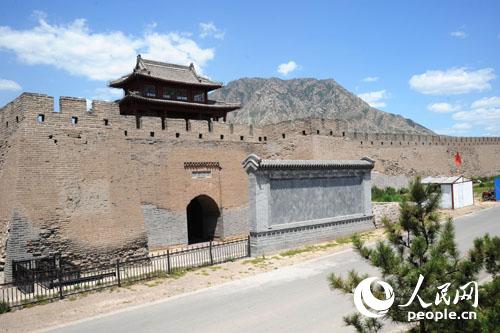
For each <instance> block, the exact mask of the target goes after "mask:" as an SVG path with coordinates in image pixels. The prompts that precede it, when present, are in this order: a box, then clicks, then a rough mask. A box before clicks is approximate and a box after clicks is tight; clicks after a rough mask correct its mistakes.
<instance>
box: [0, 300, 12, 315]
mask: <svg viewBox="0 0 500 333" xmlns="http://www.w3.org/2000/svg"><path fill="white" fill-rule="evenodd" d="M9 311H10V306H9V304H7V303H6V302H3V301H1V302H0V314H2V313H6V312H9Z"/></svg>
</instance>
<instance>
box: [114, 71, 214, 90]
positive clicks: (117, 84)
mask: <svg viewBox="0 0 500 333" xmlns="http://www.w3.org/2000/svg"><path fill="white" fill-rule="evenodd" d="M138 76H140V77H144V78H148V79H153V80H159V81H162V82H165V83H174V84H181V85H185V86H195V87H204V88H211V89H219V88H222V87H223V84H222V83H218V82H213V83H206V82H185V81H177V80H169V79H166V78H162V77H158V76H152V75H147V74H143V73H140V72H133V73H130V74H127V75H125V76H123V77H121V78H119V79H116V80H113V81H110V82H109V84H108V86H109V87H111V88H123V87H124V85H125V84H126V83H127V82H129V81H131V80H132V79H134V78H136V77H138Z"/></svg>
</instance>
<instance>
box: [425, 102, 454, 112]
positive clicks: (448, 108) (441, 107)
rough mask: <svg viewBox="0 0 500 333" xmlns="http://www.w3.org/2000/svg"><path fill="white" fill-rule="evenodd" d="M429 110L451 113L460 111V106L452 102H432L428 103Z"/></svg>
mask: <svg viewBox="0 0 500 333" xmlns="http://www.w3.org/2000/svg"><path fill="white" fill-rule="evenodd" d="M427 110H429V111H432V112H437V113H449V112H457V111H460V106H459V105H453V104H450V103H432V104H429V105H427Z"/></svg>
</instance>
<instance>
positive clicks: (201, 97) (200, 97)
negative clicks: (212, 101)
mask: <svg viewBox="0 0 500 333" xmlns="http://www.w3.org/2000/svg"><path fill="white" fill-rule="evenodd" d="M193 100H194V101H195V102H201V103H203V102H205V92H203V91H196V92H195V93H194V97H193Z"/></svg>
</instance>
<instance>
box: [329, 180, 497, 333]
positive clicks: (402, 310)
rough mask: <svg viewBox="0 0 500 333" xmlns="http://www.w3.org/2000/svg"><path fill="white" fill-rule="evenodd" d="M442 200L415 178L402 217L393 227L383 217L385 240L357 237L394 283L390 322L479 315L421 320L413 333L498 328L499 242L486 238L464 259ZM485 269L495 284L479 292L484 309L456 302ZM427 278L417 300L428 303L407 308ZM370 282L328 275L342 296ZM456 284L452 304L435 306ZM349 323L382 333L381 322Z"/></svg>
mask: <svg viewBox="0 0 500 333" xmlns="http://www.w3.org/2000/svg"><path fill="white" fill-rule="evenodd" d="M439 201H440V189H439V187H436V186H431V185H425V184H422V183H421V181H420V178H416V179H415V180H414V181H413V182H412V183H411V184H410V188H409V193H408V200H404V201H403V202H402V203H401V205H400V213H401V214H400V218H399V221H398V222H397V223H394V224H391V223H389V222H388V220H387V219H384V221H383V224H384V227H385V230H386V237H387V239H386V241H379V242H378V243H377V244H376V245H375V247H374V248H371V247H367V246H365V244H364V243H363V241H362V240H361V239H360V238H359V237H358V236H354V237H353V244H354V247H355V249H356V250H357V252H358V253H359V254H360V255H361V256H362V257H363V258H364V259H366V260H367V261H368V262H369V263H370V264H371V265H373V266H375V267H377V268H378V269H379V271H380V272H381V274H382V279H383V280H384V281H386V282H387V283H389V284H390V285H391V286H392V287H393V289H394V291H395V301H394V304H393V305H392V306H391V308H390V309H389V311H388V313H387V314H386V315H385V318H387V319H390V320H392V321H394V322H398V323H408V318H407V315H408V312H409V311H413V312H419V311H426V312H427V311H432V312H436V311H444V309H445V308H446V309H447V311H448V312H450V311H456V312H457V313H462V312H464V311H475V312H477V314H478V319H477V320H462V319H460V320H457V319H455V320H440V321H434V320H429V319H423V320H419V321H417V322H412V323H411V324H409V326H408V327H409V330H410V331H415V332H416V331H419V332H456V331H462V332H478V331H490V330H491V331H493V330H494V329H495V327H496V329H498V327H499V326H498V320H499V319H498V318H499V314H500V311H499V307H498V306H499V301H498V298H499V297H498V294H496V295H495V293H498V291H499V289H500V282H499V279H498V277H497V274H498V260H499V258H500V255H499V251H500V239H499V238H498V237H494V238H491V237H489V236H488V235H485V236H484V237H483V238H480V239H476V240H475V242H474V246H473V248H472V249H471V250H470V251H469V253H468V255H467V256H466V257H465V258H461V257H460V255H459V251H458V249H457V246H456V244H455V233H454V228H453V222H452V220H451V219H448V220H447V221H446V222H445V223H444V224H441V223H440V217H439V214H438V212H437V209H438V205H439ZM482 269H486V271H487V272H488V273H490V274H491V275H492V281H491V282H490V283H488V284H486V285H484V286H482V287H481V288H480V292H479V295H480V296H479V297H480V298H479V300H480V302H479V307H478V308H474V307H473V306H472V304H473V302H472V301H460V302H458V303H457V304H453V302H452V301H453V299H454V296H455V292H456V290H458V288H459V287H460V286H463V285H465V284H467V283H468V282H470V281H477V278H478V273H479V272H480V271H481V270H482ZM420 275H423V276H424V280H423V283H422V285H421V287H420V289H419V291H418V296H420V297H421V299H422V300H423V301H424V302H425V303H427V304H429V306H428V307H427V308H425V309H424V308H422V306H421V304H420V302H419V300H418V299H415V300H414V301H413V302H412V303H411V304H410V305H408V306H407V307H399V305H405V304H406V303H407V302H408V300H409V299H410V298H411V295H412V293H413V292H414V290H415V286H416V285H417V282H418V279H419V276H420ZM364 278H366V275H365V276H361V275H360V274H358V273H357V272H354V271H352V272H350V273H349V275H348V276H347V278H345V279H343V278H341V277H339V276H336V275H335V274H332V275H331V276H330V277H329V282H330V286H331V287H332V288H333V289H340V290H342V291H343V292H346V293H351V292H353V290H354V288H355V287H356V286H357V285H358V283H359V282H360V281H361V280H363V279H364ZM446 283H451V285H450V286H449V289H448V290H449V292H448V293H447V295H448V296H450V298H451V300H450V302H449V303H450V304H449V305H447V304H445V302H443V301H441V302H440V303H439V304H438V305H436V304H435V303H436V302H435V300H436V293H437V292H438V291H439V289H438V287H440V286H443V285H445V284H446ZM374 295H375V296H376V297H377V298H379V299H384V297H383V295H382V291H381V290H375V291H374ZM344 322H345V323H346V325H350V326H353V327H354V328H355V329H356V330H357V331H358V332H369V333H371V332H377V331H378V330H380V328H381V327H382V322H381V321H379V320H377V319H373V318H365V317H363V316H362V315H360V314H358V313H355V314H352V315H350V316H347V317H344Z"/></svg>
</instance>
